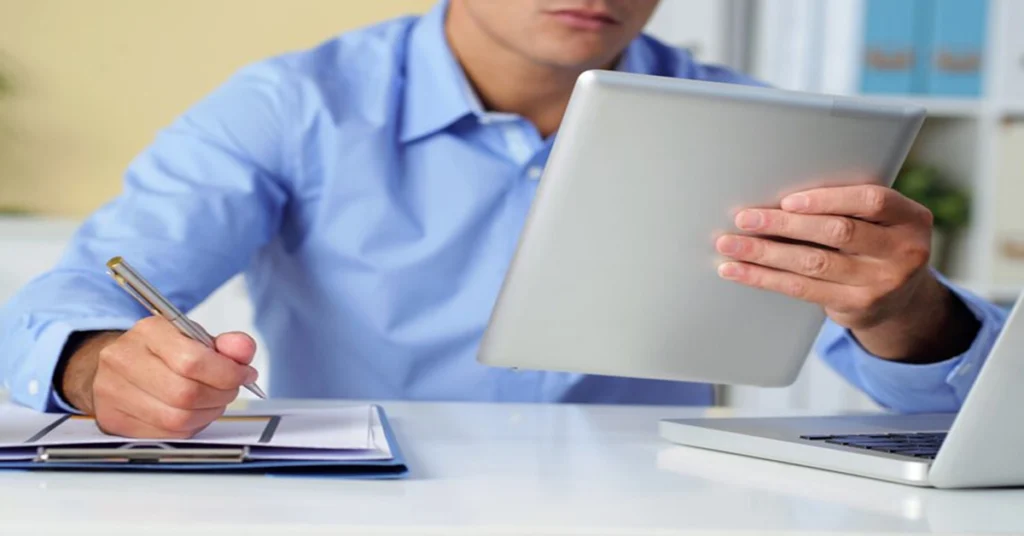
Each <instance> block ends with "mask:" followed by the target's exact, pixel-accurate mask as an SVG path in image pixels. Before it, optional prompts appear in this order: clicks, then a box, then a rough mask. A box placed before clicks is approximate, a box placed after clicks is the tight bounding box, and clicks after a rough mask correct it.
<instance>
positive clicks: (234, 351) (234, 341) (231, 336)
mask: <svg viewBox="0 0 1024 536" xmlns="http://www.w3.org/2000/svg"><path fill="white" fill-rule="evenodd" d="M214 342H215V345H216V347H217V352H218V353H220V354H222V355H226V356H228V357H230V358H231V359H234V360H235V361H237V362H239V363H241V364H243V365H248V364H249V363H252V358H253V356H254V355H255V354H256V341H255V340H253V338H252V337H250V336H248V335H246V334H245V333H242V332H241V331H230V332H228V333H222V334H220V335H218V336H217V338H216V339H215V341H214Z"/></svg>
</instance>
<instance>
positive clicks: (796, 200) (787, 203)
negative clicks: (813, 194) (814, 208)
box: [782, 194, 811, 210]
mask: <svg viewBox="0 0 1024 536" xmlns="http://www.w3.org/2000/svg"><path fill="white" fill-rule="evenodd" d="M809 206H811V200H810V199H808V198H807V196H806V195H804V194H794V195H791V196H789V197H787V198H785V199H783V200H782V210H807V207H809Z"/></svg>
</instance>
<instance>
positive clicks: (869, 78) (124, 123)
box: [0, 0, 1024, 411]
mask: <svg viewBox="0 0 1024 536" xmlns="http://www.w3.org/2000/svg"><path fill="white" fill-rule="evenodd" d="M495 1H497V0H495ZM524 1H525V0H524ZM432 4H433V2H432V0H378V1H373V2H352V1H345V0H293V1H291V2H282V1H279V0H276V1H275V0H146V1H143V2H139V1H134V0H88V1H80V0H0V259H3V263H0V303H2V302H4V301H6V300H7V299H8V298H9V297H10V296H11V295H12V294H13V293H14V292H15V290H16V289H17V288H18V287H19V286H21V285H22V284H24V283H25V282H26V281H28V280H29V279H30V278H32V277H34V276H35V275H37V274H38V273H40V272H41V271H43V270H45V269H47V268H48V267H50V266H51V265H52V264H53V262H54V261H55V260H56V258H57V257H58V256H59V254H60V252H61V250H62V248H63V247H64V244H65V243H66V241H67V239H68V238H69V236H70V235H71V233H72V232H73V231H74V229H75V227H76V225H77V224H78V222H79V221H80V220H81V218H83V217H85V216H86V215H88V214H89V213H90V212H91V211H93V210H95V209H96V208H97V207H99V206H100V205H101V204H102V203H104V202H105V201H107V200H108V199H110V198H111V197H113V196H115V195H116V194H117V193H118V192H119V190H120V181H121V174H122V173H123V170H124V168H125V167H126V166H127V164H128V162H129V160H131V159H132V158H133V157H134V156H135V155H136V154H137V153H138V152H139V151H141V150H142V149H143V148H144V147H145V146H146V145H147V144H148V143H149V141H150V140H151V139H152V137H153V136H154V134H155V132H156V130H158V129H160V128H161V127H163V126H164V125H166V124H167V123H169V122H170V121H171V120H172V119H173V118H174V117H175V116H176V115H178V114H179V113H181V112H182V111H183V110H184V109H185V108H187V107H188V106H189V105H190V104H192V103H193V102H195V101H196V100H198V99H199V98H201V97H202V96H203V95H205V94H206V93H207V92H209V91H210V90H211V89H213V87H214V86H216V85H217V84H219V83H220V82H222V81H223V80H224V79H225V78H226V77H228V76H229V75H230V74H231V73H232V72H233V71H234V70H236V69H238V68H239V67H241V66H242V65H244V64H246V63H249V62H252V61H256V60H259V59H262V58H265V57H267V56H270V55H273V54H277V53H280V52H284V51H288V50H294V49H300V48H305V47H309V46H312V45H314V44H316V43H319V42H321V41H323V40H325V39H328V38H330V37H331V36H333V35H335V34H337V33H339V32H342V31H345V30H348V29H352V28H356V27H359V26H363V25H366V24H370V23H373V22H375V21H379V20H382V19H385V18H390V17H395V16H402V15H409V14H416V13H421V12H423V11H425V10H426V9H428V8H429V7H430V6H431V5H432ZM1021 28H1024V0H828V1H825V0H662V2H661V5H660V7H659V8H658V11H657V12H656V14H655V16H654V18H653V19H652V20H651V22H650V25H649V26H648V28H647V31H648V33H650V34H652V35H654V36H656V37H659V38H661V39H663V40H665V41H667V42H669V43H671V44H673V45H676V46H680V47H686V48H689V49H691V50H692V51H693V52H694V54H696V56H697V57H698V58H699V59H701V60H703V61H707V62H713V63H720V64H724V65H728V66H730V67H733V68H736V69H740V70H742V71H745V72H748V73H750V74H752V75H754V76H756V77H758V78H760V79H762V80H764V81H766V82H768V83H771V84H773V85H775V86H778V87H783V88H788V89H798V90H808V91H818V92H826V93H836V94H849V95H871V96H873V97H877V98H881V99H898V100H909V101H913V102H917V103H921V104H923V105H925V106H926V107H927V108H928V110H929V118H928V120H927V122H926V124H925V127H924V129H923V131H922V133H921V135H920V137H919V139H918V143H917V145H916V146H915V147H914V149H913V151H912V153H911V157H910V159H909V160H908V162H907V165H906V166H905V168H904V169H903V171H902V172H901V174H900V177H899V179H898V181H897V184H896V185H895V186H896V187H897V188H898V189H900V190H901V191H903V192H904V193H906V194H907V195H909V196H911V197H913V198H915V199H917V200H919V201H920V202H922V203H924V204H925V205H926V206H928V207H929V208H931V209H932V210H933V212H934V213H935V215H936V227H937V232H936V233H935V239H934V241H933V250H934V254H933V259H932V262H933V264H934V265H935V266H936V268H937V269H939V270H940V271H941V272H942V273H944V274H946V275H947V276H948V277H950V278H952V279H953V280H955V281H957V282H958V283H961V284H963V285H965V286H966V287H967V288H969V289H970V290H972V291H974V292H976V293H978V294H979V295H982V296H984V297H986V298H989V299H992V300H995V301H998V302H1000V303H1004V304H1009V303H1010V302H1012V300H1014V299H1015V298H1016V296H1017V294H1018V293H1019V291H1020V289H1021V288H1024V209H1022V207H1021V204H1022V203H1024V32H1022V31H1020V29H1021ZM250 313H251V309H250V305H249V303H248V300H247V298H246V296H245V292H244V289H243V287H242V286H241V281H240V280H238V279H237V278H236V279H234V280H232V281H230V282H229V283H228V284H226V285H225V286H224V287H222V288H221V289H220V290H218V291H217V293H216V294H214V295H213V296H211V298H210V299H208V300H207V301H206V302H204V303H203V304H202V305H201V306H200V307H199V308H197V309H196V310H195V311H194V312H193V316H194V318H196V319H197V320H198V321H200V322H201V323H203V324H205V325H207V327H208V329H209V330H210V331H211V332H220V331H227V330H235V329H242V330H249V331H251V327H250V326H251V324H250V320H249V317H250ZM256 335H257V338H258V334H256ZM258 361H259V362H258V364H257V366H259V367H260V368H261V370H267V367H266V364H265V361H266V356H265V355H263V354H262V353H261V354H260V355H259V357H258ZM270 373H271V374H272V371H270ZM726 399H727V403H728V404H730V405H736V406H750V405H756V406H760V407H769V408H774V407H778V408H797V409H811V410H815V411H840V410H853V409H863V408H871V407H873V406H872V404H871V402H870V401H868V400H867V399H866V398H865V397H864V396H862V395H860V394H859V393H858V392H856V391H854V390H853V389H851V388H849V387H848V386H846V384H845V383H844V382H843V381H842V380H840V379H839V378H838V376H836V375H835V374H833V373H832V372H831V371H830V370H828V369H827V368H826V367H825V366H824V365H823V364H822V363H821V362H820V361H818V360H817V359H816V358H814V356H812V359H809V360H808V363H807V366H806V367H805V370H804V372H803V374H802V375H801V377H800V379H799V380H798V381H797V383H796V384H794V385H793V386H792V387H789V388H786V389H754V388H730V389H728V390H727V395H726Z"/></svg>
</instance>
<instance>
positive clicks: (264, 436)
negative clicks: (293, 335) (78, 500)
mask: <svg viewBox="0 0 1024 536" xmlns="http://www.w3.org/2000/svg"><path fill="white" fill-rule="evenodd" d="M58 420H60V423H59V424H57V425H56V426H53V424H54V423H55V422H56V421H58ZM275 420H276V427H274V426H272V423H273V422H274V421H275ZM47 428H51V429H49V430H47ZM36 436H38V438H37V439H36V440H34V441H28V440H29V439H31V438H33V437H36ZM126 442H134V443H151V442H163V443H174V444H189V445H232V446H234V445H238V446H250V447H257V448H258V449H259V450H260V452H263V453H265V454H266V455H267V457H269V456H270V454H269V453H270V451H271V450H274V449H276V450H278V452H281V453H282V454H284V451H289V450H294V449H297V450H295V452H294V455H295V456H296V457H297V459H305V457H306V456H307V455H308V456H310V459H312V458H313V456H312V455H313V452H314V451H321V453H323V452H326V451H336V454H337V455H338V456H344V455H345V454H344V453H343V452H341V451H352V452H351V455H353V456H357V457H359V456H364V455H365V452H366V451H375V452H376V453H377V454H384V455H386V456H390V454H391V452H390V448H388V446H387V442H386V441H385V440H384V435H383V428H382V426H381V423H380V420H379V416H378V415H377V412H376V410H375V409H374V408H373V407H372V406H354V407H344V408H323V409H316V410H309V409H303V410H298V411H294V412H283V413H275V414H271V413H267V414H262V415H253V414H251V413H250V414H241V415H232V414H228V415H225V416H224V417H223V418H221V419H219V420H217V421H215V422H213V423H212V424H210V426H208V427H207V428H206V429H205V430H203V431H201V432H200V433H199V434H197V435H196V436H195V437H193V438H192V439H186V440H161V439H145V438H140V439H127V438H124V437H119V436H112V435H107V434H104V433H103V432H101V431H100V430H99V428H98V427H97V426H96V423H95V421H93V420H92V419H91V418H89V417H83V416H66V415H56V414H43V413H38V412H35V411H33V410H30V409H27V408H22V407H16V406H0V447H5V446H6V447H21V448H26V447H38V446H56V445H73V444H94V445H110V444H123V443H126ZM361 452H362V453H363V454H361ZM336 459H337V458H336ZM366 459H368V458H366Z"/></svg>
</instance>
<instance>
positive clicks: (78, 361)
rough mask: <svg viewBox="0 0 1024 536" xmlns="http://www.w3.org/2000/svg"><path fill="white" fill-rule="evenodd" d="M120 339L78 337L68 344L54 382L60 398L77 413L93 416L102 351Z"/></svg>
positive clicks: (98, 334)
mask: <svg viewBox="0 0 1024 536" xmlns="http://www.w3.org/2000/svg"><path fill="white" fill-rule="evenodd" d="M120 335H121V332H119V331H95V332H86V333H76V334H74V335H73V336H72V338H71V339H70V340H69V341H68V344H67V346H66V348H65V352H66V355H64V356H63V357H62V358H61V363H60V368H58V371H57V374H56V375H55V376H54V378H53V381H54V387H55V388H56V389H57V392H58V393H60V395H61V397H63V398H64V400H65V401H67V403H69V404H71V405H72V406H73V407H74V408H75V409H77V410H78V411H81V412H83V413H86V414H92V413H94V407H93V402H92V382H93V378H95V376H96V366H97V363H98V362H99V355H100V351H101V350H103V348H104V347H105V346H107V345H108V344H110V343H111V342H113V341H114V340H115V339H117V337H119V336H120Z"/></svg>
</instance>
